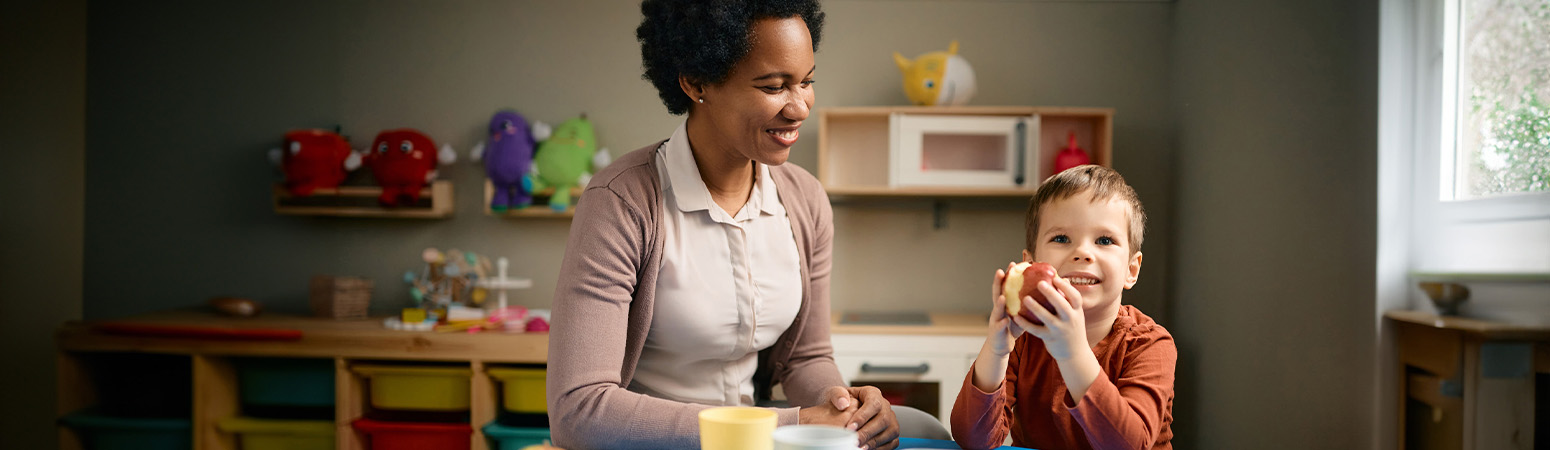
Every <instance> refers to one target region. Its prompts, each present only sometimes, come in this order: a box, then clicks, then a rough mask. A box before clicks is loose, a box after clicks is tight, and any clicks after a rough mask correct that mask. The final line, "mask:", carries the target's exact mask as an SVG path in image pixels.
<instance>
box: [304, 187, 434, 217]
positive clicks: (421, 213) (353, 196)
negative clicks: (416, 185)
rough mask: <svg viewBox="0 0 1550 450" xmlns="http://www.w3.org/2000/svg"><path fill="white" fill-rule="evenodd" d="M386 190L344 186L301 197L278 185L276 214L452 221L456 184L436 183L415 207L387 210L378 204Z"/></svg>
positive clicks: (424, 193) (407, 206)
mask: <svg viewBox="0 0 1550 450" xmlns="http://www.w3.org/2000/svg"><path fill="white" fill-rule="evenodd" d="M380 195H382V188H379V187H376V186H340V187H338V188H334V189H318V190H317V191H315V192H313V193H312V195H308V196H305V197H297V196H294V195H291V193H290V192H289V191H287V190H286V189H285V184H284V183H275V185H274V212H275V213H276V214H286V215H294V216H334V217H398V218H409V219H443V218H447V217H452V212H453V204H452V182H451V181H449V180H436V181H435V182H433V183H431V185H430V186H426V187H425V188H424V189H421V190H420V201H419V202H418V203H416V204H413V205H403V206H398V207H393V208H385V207H382V206H380V205H378V204H377V197H378V196H380Z"/></svg>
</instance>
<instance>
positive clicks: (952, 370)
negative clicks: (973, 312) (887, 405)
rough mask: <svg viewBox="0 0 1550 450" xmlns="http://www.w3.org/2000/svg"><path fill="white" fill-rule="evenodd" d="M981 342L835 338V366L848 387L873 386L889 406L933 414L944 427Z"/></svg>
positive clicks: (942, 338) (944, 338) (873, 336)
mask: <svg viewBox="0 0 1550 450" xmlns="http://www.w3.org/2000/svg"><path fill="white" fill-rule="evenodd" d="M983 342H984V338H982V337H969V336H914V335H887V334H865V335H863V334H855V335H841V334H837V335H834V337H833V343H834V362H835V364H836V365H838V366H839V369H840V376H842V377H844V378H845V381H846V382H847V383H850V384H851V385H853V386H855V385H868V386H877V387H878V388H879V389H882V390H883V395H884V396H885V397H890V399H889V400H890V401H891V402H896V403H901V404H905V405H909V406H914V407H916V408H920V409H922V410H925V411H927V412H930V413H934V414H936V416H937V418H938V419H940V420H941V421H942V423H943V424H946V423H947V420H948V415H949V414H950V413H951V411H952V407H953V401H954V400H956V399H957V398H958V390H959V388H960V387H962V386H963V377H964V376H965V375H967V374H968V373H969V364H970V362H972V361H973V360H974V356H975V355H977V354H978V353H979V347H980V344H982V343H983ZM966 361H968V362H966ZM932 394H934V395H932Z"/></svg>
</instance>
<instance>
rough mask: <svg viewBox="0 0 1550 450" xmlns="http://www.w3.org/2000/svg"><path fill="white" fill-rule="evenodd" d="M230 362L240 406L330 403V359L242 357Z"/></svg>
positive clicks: (331, 379) (332, 366)
mask: <svg viewBox="0 0 1550 450" xmlns="http://www.w3.org/2000/svg"><path fill="white" fill-rule="evenodd" d="M234 363H235V364H234V365H235V366H236V368H237V380H238V384H239V385H240V386H239V388H238V389H239V391H240V392H241V396H242V403H243V404H244V405H259V406H322V407H333V406H334V361H333V360H331V359H296V358H243V359H237V360H234Z"/></svg>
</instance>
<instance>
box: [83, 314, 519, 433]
mask: <svg viewBox="0 0 1550 450" xmlns="http://www.w3.org/2000/svg"><path fill="white" fill-rule="evenodd" d="M113 322H114V323H119V324H125V323H127V324H133V325H168V326H194V327H213V328H220V329H244V328H259V329H288V330H299V331H301V332H302V337H301V338H300V339H298V340H290V341H284V340H280V341H238V340H204V339H184V338H165V337H143V336H128V335H114V334H105V333H103V332H101V331H100V329H99V328H98V327H96V325H98V324H97V323H92V322H69V323H66V324H64V325H63V326H61V327H60V328H59V329H58V330H57V332H56V333H55V339H56V341H57V343H58V350H59V356H58V358H57V361H58V371H59V374H58V377H59V385H58V392H59V396H58V404H57V406H58V413H59V414H60V415H61V416H63V415H65V414H69V413H71V412H75V411H79V410H82V409H85V408H88V407H91V406H93V405H94V404H96V403H97V399H98V398H99V393H98V392H95V389H96V388H95V386H96V385H97V383H94V382H93V381H94V379H95V378H96V377H104V376H111V375H110V374H103V373H93V371H92V370H91V366H92V365H91V364H89V361H88V360H89V359H90V358H92V357H93V355H94V354H100V353H159V354H171V355H187V356H188V357H189V358H190V363H191V366H192V367H193V386H191V387H190V389H191V390H192V391H191V392H192V394H193V400H194V404H193V405H192V419H193V420H192V422H193V427H194V429H193V433H194V436H193V437H194V449H195V450H236V448H237V444H236V439H235V436H234V435H232V434H230V433H226V432H222V431H220V430H219V429H217V428H216V423H217V422H219V421H220V420H221V419H225V418H227V417H231V416H233V415H236V414H238V412H239V404H240V401H239V399H238V392H239V389H238V385H237V382H238V380H237V377H238V375H237V373H236V370H234V368H233V362H234V361H235V360H239V359H241V358H245V357H282V358H317V359H328V360H332V361H333V362H334V367H335V369H334V372H335V399H336V401H335V405H334V411H335V418H334V419H335V420H334V423H335V426H336V427H337V428H336V433H335V439H336V444H335V448H337V449H340V450H361V449H364V448H366V447H365V444H366V443H365V441H364V440H363V439H362V437H361V436H360V434H359V433H356V432H355V430H354V429H353V428H351V425H350V424H351V422H353V421H354V420H355V419H358V418H361V417H364V416H365V415H366V412H367V410H368V408H369V406H368V405H367V404H368V401H367V399H366V395H367V392H368V391H367V390H366V387H367V383H368V381H367V380H365V379H363V378H361V377H360V376H358V375H356V374H355V373H353V372H352V371H351V370H350V368H351V367H352V366H353V365H355V364H357V363H362V362H366V363H377V364H380V363H382V362H384V361H392V362H394V363H406V364H408V363H414V362H420V363H422V364H423V363H427V362H435V363H440V364H443V365H445V364H456V365H459V366H461V365H465V364H466V365H467V366H468V367H469V368H470V369H472V376H471V377H470V379H469V383H470V398H469V400H470V405H471V409H470V411H469V424H470V425H471V426H473V429H474V432H473V439H472V446H471V448H472V449H473V450H485V449H486V448H488V443H487V441H486V439H485V437H484V434H483V432H482V431H481V430H480V427H482V426H484V425H485V424H487V423H489V422H490V421H492V420H495V418H496V415H497V409H498V408H499V399H498V398H497V396H498V393H499V389H498V386H497V385H496V384H495V383H494V382H493V381H492V380H491V379H490V377H489V376H488V375H487V374H486V373H485V369H486V368H487V367H490V366H491V365H497V366H499V365H507V366H509V365H513V364H520V365H528V366H533V365H542V364H546V363H547V361H548V356H549V355H548V349H549V335H548V334H547V333H522V334H506V333H478V334H468V333H438V332H431V331H394V330H388V329H385V328H383V327H382V322H381V321H380V320H378V319H366V320H333V319H323V318H312V317H295V316H290V317H287V316H279V315H273V314H265V315H263V316H259V317H255V318H246V319H240V318H230V317H224V316H217V315H214V314H211V313H204V312H198V311H175V312H167V313H158V314H151V315H146V316H141V317H136V318H131V319H125V320H116V321H113ZM59 439H60V440H59V442H60V447H59V448H61V449H65V450H77V449H81V448H84V447H83V446H82V442H81V441H80V440H79V439H78V438H77V436H76V435H75V432H74V431H72V430H69V429H66V428H64V427H60V429H59Z"/></svg>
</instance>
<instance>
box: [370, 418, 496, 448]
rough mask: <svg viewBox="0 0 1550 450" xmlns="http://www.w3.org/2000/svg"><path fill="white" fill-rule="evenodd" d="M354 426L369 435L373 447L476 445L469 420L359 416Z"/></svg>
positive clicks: (462, 446)
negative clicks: (392, 419) (397, 419)
mask: <svg viewBox="0 0 1550 450" xmlns="http://www.w3.org/2000/svg"><path fill="white" fill-rule="evenodd" d="M352 425H353V426H355V430H356V431H359V432H361V433H362V434H365V435H366V448H369V449H371V450H443V449H445V450H467V449H468V447H469V446H470V445H472V444H473V434H474V427H472V426H470V425H468V424H466V423H416V422H383V421H377V420H371V419H356V420H355V422H353V423H352Z"/></svg>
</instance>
